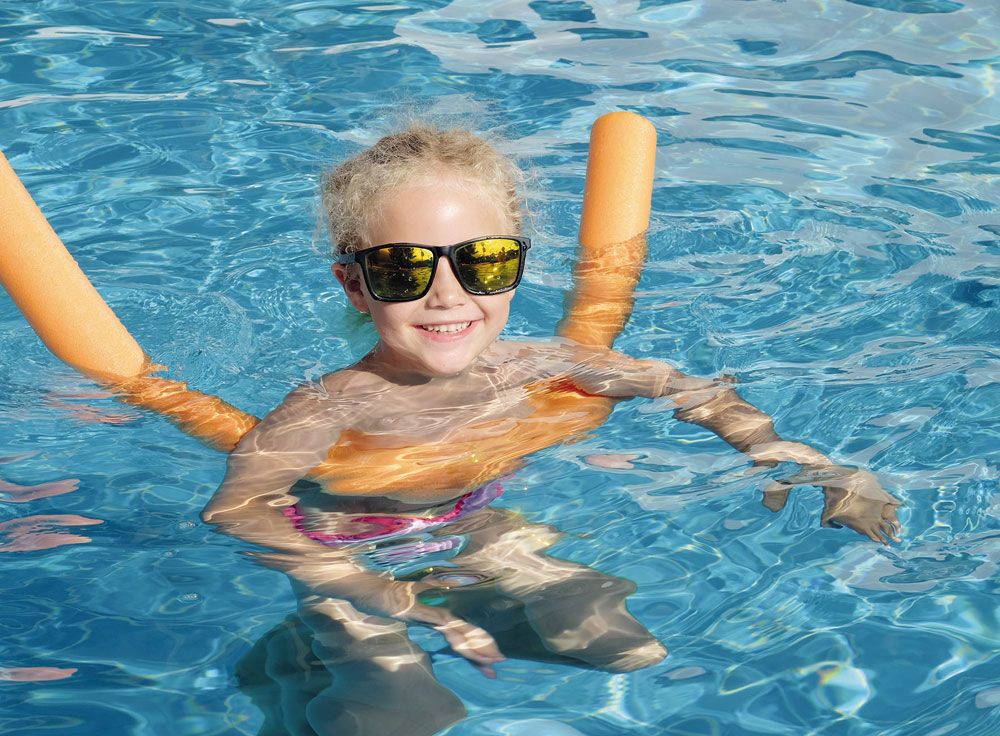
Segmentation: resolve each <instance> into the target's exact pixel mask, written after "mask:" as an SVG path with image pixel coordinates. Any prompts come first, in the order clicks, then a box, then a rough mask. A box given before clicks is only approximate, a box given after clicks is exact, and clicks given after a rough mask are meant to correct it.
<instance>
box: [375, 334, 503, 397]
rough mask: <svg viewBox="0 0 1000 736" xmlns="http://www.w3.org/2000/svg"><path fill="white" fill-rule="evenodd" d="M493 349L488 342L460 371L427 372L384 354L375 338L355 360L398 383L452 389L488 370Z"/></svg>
mask: <svg viewBox="0 0 1000 736" xmlns="http://www.w3.org/2000/svg"><path fill="white" fill-rule="evenodd" d="M493 352H494V346H493V345H490V346H489V347H487V348H486V349H485V350H484V351H483V352H482V353H480V354H479V355H478V356H476V359H475V360H474V361H472V363H470V364H469V365H468V366H467V367H466V368H465V369H464V370H463V371H461V372H460V373H454V374H451V375H447V376H436V375H429V374H427V373H425V372H423V371H421V370H420V369H419V368H415V367H413V366H411V365H406V364H400V362H399V361H395V360H392V358H391V357H390V356H388V355H387V352H386V351H385V349H384V347H383V345H382V343H381V342H379V343H378V344H376V345H375V347H374V348H373V349H372V351H371V352H370V353H368V355H366V356H365V357H364V358H362V359H361V360H360V361H359V363H358V365H359V366H360V367H362V368H364V369H365V370H368V371H371V372H372V373H374V374H375V375H377V376H379V377H380V378H382V379H383V380H385V381H388V382H389V383H394V384H396V385H398V386H423V387H428V388H433V387H439V386H440V387H445V386H447V387H448V388H449V389H455V388H460V387H462V386H464V385H465V384H467V383H473V382H477V381H481V380H482V379H483V378H484V376H485V375H486V374H488V373H492V371H491V370H490V368H491V367H492V366H493V365H494V364H495V362H496V361H495V360H494V359H493Z"/></svg>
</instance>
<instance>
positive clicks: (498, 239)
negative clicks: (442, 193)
mask: <svg viewBox="0 0 1000 736" xmlns="http://www.w3.org/2000/svg"><path fill="white" fill-rule="evenodd" d="M530 247H531V239H530V238H521V237H514V236H512V235H492V236H490V237H486V238H473V239H472V240H465V241H463V242H461V243H456V244H455V245H418V244H416V243H388V244H386V245H377V246H375V247H374V248H366V249H365V250H359V251H354V252H353V253H344V254H342V255H341V256H340V257H339V258H338V259H337V262H338V263H340V264H348V263H357V264H358V265H359V266H361V273H362V275H363V276H364V279H365V286H366V287H368V293H369V294H371V295H372V297H373V298H375V299H377V300H379V301H380V302H410V301H415V300H417V299H421V298H423V297H424V295H426V294H427V292H428V291H430V288H431V282H433V281H434V272H435V271H436V270H437V265H438V261H439V260H441V258H447V259H448V260H449V261H450V262H451V267H452V268H453V269H454V270H455V276H456V277H457V278H458V283H460V284H461V285H462V288H463V289H465V290H466V291H467V292H469V293H470V294H475V295H477V296H488V295H491V294H502V293H504V292H505V291H510V290H511V289H513V288H514V287H516V286H517V285H518V284H519V283H520V281H521V275H522V274H523V273H524V255H525V252H526V251H527V250H528V248H530Z"/></svg>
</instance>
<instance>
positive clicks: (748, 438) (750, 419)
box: [675, 388, 833, 467]
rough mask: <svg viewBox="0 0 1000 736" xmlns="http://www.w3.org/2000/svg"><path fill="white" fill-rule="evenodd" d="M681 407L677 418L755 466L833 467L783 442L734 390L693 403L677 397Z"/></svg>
mask: <svg viewBox="0 0 1000 736" xmlns="http://www.w3.org/2000/svg"><path fill="white" fill-rule="evenodd" d="M675 399H676V400H678V403H679V404H680V405H681V408H680V409H678V410H677V412H676V414H675V416H676V417H677V419H680V420H681V421H684V422H690V423H692V424H697V425H699V426H701V427H705V428H706V429H710V430H711V431H713V432H715V433H716V434H717V435H719V437H721V438H722V439H724V440H725V441H726V442H728V443H729V444H730V445H732V446H733V447H735V448H736V449H737V450H739V451H740V452H743V453H745V454H746V455H749V456H750V457H751V458H752V459H753V460H754V462H757V463H761V464H776V463H780V462H788V461H791V462H795V463H798V464H800V465H806V466H819V467H822V466H828V465H831V464H833V461H831V460H830V458H828V457H827V456H826V455H824V454H823V453H821V452H819V451H818V450H816V449H814V448H812V447H810V446H809V445H806V444H803V443H801V442H789V441H787V440H783V439H782V438H781V437H780V436H779V435H778V433H777V432H776V431H775V429H774V422H773V421H772V420H771V417H770V416H768V415H767V414H765V413H764V412H762V411H761V410H760V409H758V408H757V407H755V406H754V405H753V404H750V403H748V402H746V401H744V400H743V399H742V398H740V396H739V395H738V394H737V393H736V391H734V390H733V389H731V388H724V389H720V388H716V389H715V390H714V392H713V393H712V395H711V396H710V397H709V398H703V397H702V398H701V399H700V400H692V397H691V396H686V397H685V396H676V397H675Z"/></svg>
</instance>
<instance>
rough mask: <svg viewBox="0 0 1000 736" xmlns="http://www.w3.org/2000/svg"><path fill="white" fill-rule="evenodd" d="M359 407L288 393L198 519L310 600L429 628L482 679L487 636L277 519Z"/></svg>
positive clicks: (303, 391)
mask: <svg viewBox="0 0 1000 736" xmlns="http://www.w3.org/2000/svg"><path fill="white" fill-rule="evenodd" d="M359 404H361V405H363V404H364V402H358V401H352V402H346V401H342V400H339V399H335V398H331V397H330V396H329V395H328V394H326V393H325V392H324V391H323V390H322V389H321V388H318V387H315V386H304V387H301V388H299V389H296V390H295V391H293V392H292V393H291V394H289V396H288V398H286V400H285V401H284V402H283V403H282V404H281V406H279V407H278V408H277V409H275V410H274V411H273V412H271V414H269V415H268V416H267V417H266V418H265V419H264V421H262V422H261V423H260V424H259V425H258V426H257V427H255V428H254V429H253V430H252V431H251V432H250V433H249V434H247V436H246V437H244V438H243V440H242V441H241V442H240V443H239V445H238V446H237V447H236V449H235V450H234V451H233V452H232V454H231V455H230V457H229V464H228V467H227V471H226V477H225V479H224V480H223V482H222V485H221V486H220V487H219V489H218V491H216V493H215V495H214V496H213V497H212V500H211V501H210V502H209V504H208V506H206V507H205V510H204V512H203V513H202V518H203V519H204V520H205V521H206V522H208V523H210V524H215V525H217V526H218V527H219V528H220V529H221V531H223V532H225V533H226V534H230V535H232V536H234V537H237V538H239V539H241V540H243V541H245V542H249V543H251V544H254V545H258V546H261V547H266V548H268V549H270V550H272V551H271V552H264V553H261V552H255V553H253V556H254V557H255V558H256V559H258V560H259V561H260V562H262V563H263V564H265V565H267V566H268V567H273V568H275V569H277V570H281V571H282V572H284V573H286V574H287V575H289V576H290V577H292V578H294V579H295V580H296V581H297V582H299V583H300V584H302V585H304V586H305V587H306V588H307V589H309V590H311V591H313V592H314V593H316V594H317V595H320V596H324V597H327V598H339V599H343V600H347V601H350V602H351V603H352V604H353V605H355V607H356V608H359V609H361V610H363V611H366V612H368V613H374V614H377V615H382V616H389V617H391V618H397V619H400V620H406V621H417V622H420V623H424V624H429V625H431V626H433V627H435V628H437V629H438V630H439V631H441V632H442V633H443V634H444V635H445V637H446V638H447V639H448V642H449V644H451V646H452V648H453V649H454V650H455V651H456V652H458V653H459V654H462V655H463V656H465V657H466V658H468V659H469V660H471V661H472V662H473V664H475V665H476V666H477V667H480V668H481V669H482V670H483V671H484V672H486V673H487V674H489V673H490V672H491V669H490V665H491V664H493V663H495V662H497V661H499V660H501V659H502V656H501V655H500V652H499V650H498V649H497V647H496V644H495V643H494V641H493V639H492V637H490V636H489V634H487V633H486V632H485V631H483V630H482V629H479V628H478V627H475V626H472V625H471V624H469V623H467V622H465V621H463V620H461V619H459V618H457V617H456V616H454V615H453V614H451V612H450V611H448V610H446V609H443V608H439V607H434V606H426V605H423V604H421V603H419V602H418V600H417V595H418V594H419V593H420V592H421V591H422V590H424V589H426V588H428V587H430V586H428V585H425V584H421V583H412V582H400V581H396V580H394V579H392V578H391V577H388V576H382V575H378V574H375V573H373V572H371V571H369V570H366V569H365V568H363V567H361V566H360V565H358V564H357V563H355V562H354V560H353V559H352V558H351V557H350V555H349V554H348V553H347V552H346V551H345V550H343V549H338V548H336V547H328V546H326V545H323V544H321V543H319V542H316V541H314V540H312V539H310V538H309V537H307V536H305V535H303V534H301V533H300V532H299V531H298V530H297V529H296V528H295V527H294V526H293V524H292V523H291V522H290V521H289V520H288V518H286V517H285V515H284V514H283V513H282V509H283V508H285V507H287V506H290V505H292V504H293V503H294V501H295V499H294V497H293V496H292V494H291V492H290V489H291V487H292V485H293V484H294V483H295V482H296V481H298V480H299V479H301V478H303V477H304V476H305V475H306V474H307V473H308V472H309V471H310V470H312V469H313V468H314V467H316V466H317V465H319V464H320V463H321V462H322V461H323V460H324V459H325V458H326V455H327V453H328V451H329V448H330V447H331V446H333V445H334V444H335V443H336V441H337V438H338V437H339V435H340V432H341V431H342V430H343V429H344V427H345V426H347V423H348V422H350V420H351V416H352V414H354V413H356V412H357V411H358V410H359Z"/></svg>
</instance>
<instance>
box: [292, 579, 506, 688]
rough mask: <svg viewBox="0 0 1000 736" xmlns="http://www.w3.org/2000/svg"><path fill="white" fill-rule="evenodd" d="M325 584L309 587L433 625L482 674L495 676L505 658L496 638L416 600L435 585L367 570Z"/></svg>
mask: <svg viewBox="0 0 1000 736" xmlns="http://www.w3.org/2000/svg"><path fill="white" fill-rule="evenodd" d="M334 585H335V589H331V588H332V587H333V586H331V585H330V584H329V583H327V584H319V585H316V584H313V585H310V587H311V588H312V589H313V590H314V591H316V592H317V593H319V594H320V595H324V596H327V597H330V598H340V599H342V600H347V601H349V602H350V603H351V604H352V605H353V606H354V607H355V608H357V609H359V610H361V611H365V612H367V613H373V614H376V615H379V616H388V617H389V618H394V619H397V620H399V621H412V622H415V623H421V624H426V625H428V626H432V627H433V628H434V629H436V630H437V631H440V632H441V633H442V634H444V638H445V639H446V640H447V641H448V644H449V646H451V648H452V649H453V650H454V651H455V652H457V653H458V654H460V655H461V656H463V657H465V658H466V659H467V660H469V662H471V663H472V665H473V666H474V667H475V668H476V669H478V670H479V671H480V672H481V673H482V674H483V675H484V676H486V677H488V678H490V679H494V678H496V671H495V670H494V669H493V665H495V664H496V663H497V662H502V661H503V660H504V656H503V654H501V653H500V649H499V647H497V644H496V641H494V639H493V637H492V636H490V634H489V633H487V632H486V631H485V630H483V629H481V628H479V627H478V626H474V625H472V624H470V623H469V622H468V621H465V620H463V619H461V618H459V617H458V616H456V615H455V614H453V613H452V612H451V611H449V610H448V609H447V608H444V607H441V606H428V605H426V604H424V603H421V602H420V601H419V599H418V596H419V594H420V593H422V592H424V591H425V590H431V589H434V588H435V586H433V585H431V584H430V583H423V582H402V581H399V580H389V579H386V578H382V577H379V576H378V575H371V574H367V573H361V574H354V575H349V576H347V577H344V578H340V579H337V580H336V581H334Z"/></svg>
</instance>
